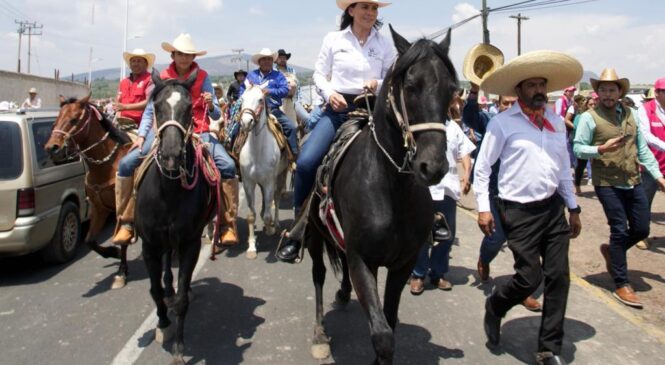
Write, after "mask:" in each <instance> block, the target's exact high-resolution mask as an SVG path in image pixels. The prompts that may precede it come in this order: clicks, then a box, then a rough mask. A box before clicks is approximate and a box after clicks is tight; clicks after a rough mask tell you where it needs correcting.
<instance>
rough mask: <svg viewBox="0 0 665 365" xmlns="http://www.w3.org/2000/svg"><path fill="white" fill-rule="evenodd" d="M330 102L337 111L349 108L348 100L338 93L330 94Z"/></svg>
mask: <svg viewBox="0 0 665 365" xmlns="http://www.w3.org/2000/svg"><path fill="white" fill-rule="evenodd" d="M328 103H330V106H332V108H333V110H334V111H336V112H341V111H343V110H345V109H346V108H348V105H347V104H346V100H344V97H343V96H342V95H340V94H338V93H333V94H332V95H330V99H329V100H328Z"/></svg>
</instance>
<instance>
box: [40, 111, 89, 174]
mask: <svg viewBox="0 0 665 365" xmlns="http://www.w3.org/2000/svg"><path fill="white" fill-rule="evenodd" d="M53 123H55V121H53V120H50V121H45V122H36V123H33V124H32V138H33V140H34V142H35V143H34V144H33V149H34V153H35V158H36V159H37V166H39V168H40V169H46V168H49V167H53V166H55V165H62V164H66V163H72V162H77V161H78V160H79V158H78V156H77V155H73V156H72V157H71V158H68V159H67V160H65V161H59V162H57V163H55V162H53V160H51V157H50V156H49V155H48V153H47V152H46V150H44V146H46V143H47V142H48V140H49V138H51V130H52V129H53Z"/></svg>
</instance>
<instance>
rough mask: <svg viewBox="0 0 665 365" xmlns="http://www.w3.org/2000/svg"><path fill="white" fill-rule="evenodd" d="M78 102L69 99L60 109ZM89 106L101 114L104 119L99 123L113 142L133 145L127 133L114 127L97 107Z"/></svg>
mask: <svg viewBox="0 0 665 365" xmlns="http://www.w3.org/2000/svg"><path fill="white" fill-rule="evenodd" d="M77 102H78V100H77V99H76V98H69V99H67V100H65V101H63V102H62V103H60V107H61V108H62V107H63V106H65V105H67V104H74V103H77ZM88 105H89V106H90V107H91V108H95V109H96V110H97V111H98V112H99V115H101V116H102V119H101V120H100V121H99V123H100V124H101V125H102V128H104V130H105V131H107V132H109V137H111V139H112V140H114V141H116V142H118V143H120V144H126V143H131V142H132V140H131V139H129V136H127V133H125V132H123V131H121V130H119V129H118V128H116V127H114V126H113V123H112V122H111V121H110V120H109V119H108V118H107V117H106V115H105V114H104V113H103V112H102V111H101V110H99V108H98V107H97V105H94V104H90V103H88Z"/></svg>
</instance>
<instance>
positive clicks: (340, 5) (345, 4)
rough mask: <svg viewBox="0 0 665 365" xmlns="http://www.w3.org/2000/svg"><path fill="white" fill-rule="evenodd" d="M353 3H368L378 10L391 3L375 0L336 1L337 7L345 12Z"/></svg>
mask: <svg viewBox="0 0 665 365" xmlns="http://www.w3.org/2000/svg"><path fill="white" fill-rule="evenodd" d="M355 3H370V4H375V5H378V6H379V7H380V8H382V7H384V6H388V5H390V4H391V3H384V2H381V1H376V0H337V7H338V8H340V9H342V10H346V8H348V7H349V6H350V5H353V4H355Z"/></svg>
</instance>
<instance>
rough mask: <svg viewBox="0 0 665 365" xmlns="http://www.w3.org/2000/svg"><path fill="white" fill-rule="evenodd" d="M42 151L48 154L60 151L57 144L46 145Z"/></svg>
mask: <svg viewBox="0 0 665 365" xmlns="http://www.w3.org/2000/svg"><path fill="white" fill-rule="evenodd" d="M44 149H45V150H46V152H48V153H57V152H58V151H59V150H60V146H59V145H58V144H57V143H53V144H52V145H50V146H49V145H46V146H44Z"/></svg>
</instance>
